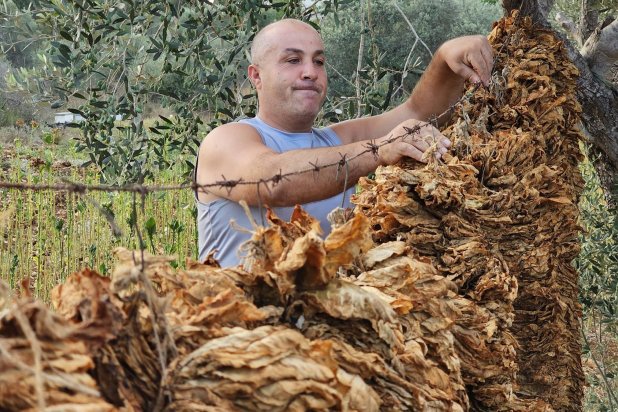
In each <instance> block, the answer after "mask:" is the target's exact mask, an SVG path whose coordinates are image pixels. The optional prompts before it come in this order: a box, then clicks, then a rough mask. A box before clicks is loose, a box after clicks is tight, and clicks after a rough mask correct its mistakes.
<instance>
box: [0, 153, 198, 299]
mask: <svg viewBox="0 0 618 412" xmlns="http://www.w3.org/2000/svg"><path fill="white" fill-rule="evenodd" d="M1 150H2V159H3V160H2V164H0V167H2V168H3V169H4V170H3V176H4V179H6V180H9V181H13V182H25V183H58V182H61V179H66V180H69V181H76V182H80V183H87V184H97V183H99V175H98V173H97V171H96V170H95V169H94V168H82V167H80V166H79V164H80V163H82V160H84V159H80V156H79V155H78V154H76V153H75V152H74V150H73V149H72V147H71V146H70V145H68V146H56V145H45V144H43V145H42V146H38V147H33V146H23V145H21V144H20V143H19V141H17V142H16V144H15V145H13V146H11V147H7V146H5V147H4V148H3V149H1ZM180 176H181V171H180V170H173V169H172V170H166V171H163V172H161V173H160V175H159V176H157V178H156V179H154V181H150V182H146V184H173V183H180V182H181V177H180ZM135 202H136V207H135V208H134V197H133V195H132V194H130V193H103V192H92V193H87V194H83V195H82V194H75V193H66V192H52V191H38V192H35V191H17V190H0V239H1V241H2V242H1V244H0V279H2V280H4V281H6V282H8V283H9V285H10V287H11V288H12V289H13V290H17V289H19V288H20V287H21V284H22V282H25V286H26V287H27V288H28V289H29V290H30V291H31V292H32V293H33V295H34V296H36V297H39V298H41V299H43V300H45V301H48V300H49V294H50V291H51V289H52V288H53V287H54V286H55V285H57V284H59V283H61V282H62V281H63V280H64V279H65V278H66V277H67V276H68V275H69V274H71V273H73V272H75V271H78V270H80V269H83V268H84V267H90V268H92V269H95V270H97V271H99V272H100V273H103V274H107V273H109V271H110V269H111V268H112V267H113V261H114V259H113V256H112V251H113V249H114V248H115V247H117V246H124V247H127V248H130V249H138V248H139V241H138V236H137V234H136V233H135V230H134V229H133V227H132V226H134V225H133V224H132V222H137V224H138V225H139V227H140V228H141V233H142V235H143V238H144V242H145V246H146V248H147V249H148V250H149V251H151V252H154V253H158V254H173V255H177V256H179V259H178V261H177V263H176V264H178V265H183V264H184V259H185V257H192V258H196V257H197V245H196V243H197V242H196V236H197V233H196V228H195V203H194V200H193V195H192V193H191V192H190V191H189V190H184V191H177V192H162V193H156V194H150V195H147V196H146V197H145V198H144V201H143V203H142V199H141V198H140V197H139V196H138V197H137V199H135ZM134 209H135V210H136V213H134ZM24 280H25V281H24Z"/></svg>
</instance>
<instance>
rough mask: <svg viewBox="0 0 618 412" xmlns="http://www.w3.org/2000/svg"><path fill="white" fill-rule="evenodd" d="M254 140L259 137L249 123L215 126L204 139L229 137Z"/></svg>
mask: <svg viewBox="0 0 618 412" xmlns="http://www.w3.org/2000/svg"><path fill="white" fill-rule="evenodd" d="M231 135H233V136H238V137H247V138H255V137H259V134H258V131H257V130H256V129H255V127H254V126H252V125H251V124H249V123H245V122H231V123H226V124H223V125H221V126H217V127H215V128H214V129H212V130H211V131H210V133H208V135H207V136H206V139H218V138H225V137H229V136H231Z"/></svg>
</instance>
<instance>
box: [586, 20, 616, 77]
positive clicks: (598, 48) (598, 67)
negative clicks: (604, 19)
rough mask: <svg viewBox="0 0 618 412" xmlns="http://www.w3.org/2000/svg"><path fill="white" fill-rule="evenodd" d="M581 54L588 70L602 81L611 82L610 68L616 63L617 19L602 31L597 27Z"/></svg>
mask: <svg viewBox="0 0 618 412" xmlns="http://www.w3.org/2000/svg"><path fill="white" fill-rule="evenodd" d="M581 54H582V56H583V57H584V59H586V61H587V62H588V65H589V66H590V70H592V71H593V72H594V73H595V74H597V75H598V76H599V77H601V78H602V79H605V80H607V81H611V79H610V77H611V71H612V68H613V67H614V65H615V64H616V62H617V61H618V19H616V20H614V21H613V22H611V23H610V24H608V25H606V26H605V28H603V29H601V26H599V27H597V28H596V30H595V31H594V32H593V33H592V34H591V35H590V37H588V40H586V43H585V44H584V47H582V49H581Z"/></svg>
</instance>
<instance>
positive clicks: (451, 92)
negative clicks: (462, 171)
mask: <svg viewBox="0 0 618 412" xmlns="http://www.w3.org/2000/svg"><path fill="white" fill-rule="evenodd" d="M492 67H493V50H492V48H491V45H490V44H489V42H488V41H487V38H486V37H485V36H480V35H477V36H464V37H458V38H455V39H452V40H449V41H447V42H445V43H444V44H443V45H442V46H440V48H439V49H438V50H437V51H436V53H435V54H434V57H433V59H432V60H431V63H430V64H429V66H428V67H427V69H426V70H425V73H424V74H423V76H422V77H421V79H420V80H419V82H418V83H417V85H416V87H415V88H414V90H413V91H412V94H411V95H410V97H409V98H408V99H407V100H406V101H405V102H404V103H402V104H401V105H399V106H397V107H395V108H394V109H391V110H389V111H387V112H385V113H383V114H380V115H377V116H371V117H364V118H360V119H352V120H348V121H345V122H342V123H338V124H335V125H333V126H332V128H333V130H334V131H335V132H336V133H337V134H338V135H339V137H340V138H341V140H342V141H343V143H344V144H345V143H352V142H356V141H360V140H369V139H375V138H377V137H379V136H383V135H385V134H387V133H388V132H389V131H390V130H391V129H393V128H394V127H395V126H396V125H398V124H400V123H401V122H403V121H405V120H408V119H417V120H421V121H427V120H430V119H431V118H432V117H434V116H438V115H440V114H442V113H443V112H444V111H446V110H447V109H448V108H449V107H450V106H451V105H452V104H454V103H455V102H456V101H457V100H458V99H459V98H460V97H461V95H462V94H463V91H464V82H465V81H469V82H472V83H478V82H481V83H483V84H484V85H488V84H489V79H490V76H491V69H492ZM440 120H441V122H444V121H445V120H446V118H443V119H440Z"/></svg>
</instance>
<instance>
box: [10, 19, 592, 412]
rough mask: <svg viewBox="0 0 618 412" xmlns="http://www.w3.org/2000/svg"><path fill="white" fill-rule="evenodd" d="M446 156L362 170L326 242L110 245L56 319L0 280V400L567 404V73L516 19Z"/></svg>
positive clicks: (265, 232) (519, 407)
mask: <svg viewBox="0 0 618 412" xmlns="http://www.w3.org/2000/svg"><path fill="white" fill-rule="evenodd" d="M514 23H515V19H514V18H509V19H505V20H503V21H501V22H500V23H499V24H498V25H497V26H496V28H495V30H494V32H493V33H492V35H491V40H492V42H493V44H494V45H495V46H496V50H497V52H498V55H499V58H498V67H497V70H498V71H497V73H498V75H497V76H496V78H495V79H494V83H493V86H492V88H491V89H490V90H488V91H485V90H479V91H477V92H476V98H475V99H474V101H475V102H476V103H474V104H468V105H467V106H465V107H464V108H463V109H462V110H461V111H460V112H459V113H458V115H457V117H456V121H455V122H454V124H453V125H452V126H451V127H450V128H449V130H448V131H447V134H448V135H449V136H450V137H451V139H452V140H453V141H454V145H455V146H454V147H455V149H454V151H453V153H452V154H451V155H450V156H447V159H446V160H447V161H446V163H437V162H431V163H430V164H429V165H419V164H404V165H400V166H391V167H385V168H380V169H379V170H378V171H377V173H376V177H375V179H373V180H369V179H365V180H363V181H362V182H361V186H362V188H363V191H362V192H361V193H360V194H359V195H358V196H357V197H356V199H355V203H356V204H357V208H356V210H357V213H356V214H355V215H354V217H352V218H351V219H350V220H348V221H347V222H342V223H340V224H339V225H337V227H336V228H335V229H334V230H333V232H332V233H331V234H330V235H329V236H328V237H327V238H326V239H322V238H321V237H320V236H319V228H318V223H317V221H315V220H314V219H313V218H312V217H311V216H308V215H307V214H306V213H305V212H303V211H302V210H301V209H300V208H298V209H297V210H296V211H295V212H294V214H293V216H292V219H291V221H290V222H284V221H282V220H281V219H279V218H278V217H277V216H275V215H274V214H272V213H269V216H268V220H269V222H270V223H271V225H270V226H269V227H266V228H261V227H256V230H255V233H254V235H253V238H252V240H251V242H250V243H249V244H248V245H247V252H248V256H249V257H248V258H247V260H246V262H245V266H244V268H242V269H241V268H227V269H223V268H220V267H219V266H218V265H217V264H216V262H213V261H211V260H208V261H207V262H205V263H203V264H201V263H191V262H189V263H188V265H187V269H186V270H180V269H173V268H172V267H171V266H170V264H169V262H170V261H171V260H172V258H168V257H160V256H151V255H149V254H147V253H145V252H141V253H140V252H130V251H127V250H123V249H119V250H117V251H116V255H117V257H118V259H119V264H118V265H117V267H116V268H115V270H114V272H113V274H112V277H111V279H109V278H104V277H101V276H99V275H97V274H96V273H94V272H92V271H89V270H84V271H82V272H79V273H76V274H74V275H72V276H71V277H70V278H69V279H67V281H66V282H65V283H64V284H63V285H60V286H58V287H57V288H56V289H55V290H54V293H53V304H54V307H55V310H56V312H55V313H52V312H51V311H50V310H49V309H48V308H46V307H45V306H43V305H41V304H39V303H36V302H33V301H31V300H29V299H16V298H10V297H8V293H7V292H6V291H4V292H3V293H0V298H2V299H4V300H3V301H0V304H1V306H0V310H1V312H0V410H27V409H29V408H30V409H31V410H35V409H38V410H43V409H44V408H47V409H45V410H49V411H52V410H71V411H114V410H118V411H163V410H165V411H229V410H251V411H284V410H286V411H287V410H291V411H304V410H324V411H325V410H341V411H378V410H385V411H405V410H408V411H420V410H427V411H434V410H435V411H464V410H469V409H482V410H516V411H524V410H535V411H550V410H554V409H555V410H577V409H579V404H580V399H581V385H582V375H581V368H580V365H579V347H578V337H577V332H578V324H577V319H578V316H579V313H578V309H577V308H578V306H577V299H576V298H577V289H576V285H577V282H576V276H575V273H574V271H573V269H572V267H571V266H570V260H571V259H572V258H573V256H574V255H575V253H576V252H577V244H576V242H575V239H576V231H577V226H576V223H575V221H576V206H575V203H576V199H577V194H578V192H579V188H580V180H579V177H578V174H577V169H576V166H577V159H578V151H577V139H578V137H579V135H578V133H577V131H576V130H575V122H576V119H577V111H578V107H577V104H576V103H575V99H574V95H573V87H574V80H573V77H574V76H575V75H576V73H575V70H574V69H573V67H572V66H571V65H570V64H569V63H568V61H567V59H566V57H565V56H564V52H563V51H562V48H561V46H560V44H559V43H558V42H557V41H556V40H555V39H554V38H553V37H552V36H551V35H550V34H549V33H548V32H545V31H542V30H538V29H537V30H533V29H532V28H531V27H530V23H529V22H528V21H527V20H525V19H524V20H523V21H521V22H519V24H514Z"/></svg>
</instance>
